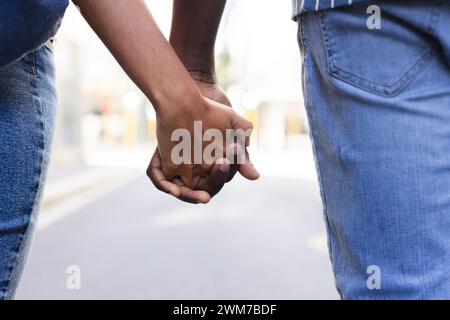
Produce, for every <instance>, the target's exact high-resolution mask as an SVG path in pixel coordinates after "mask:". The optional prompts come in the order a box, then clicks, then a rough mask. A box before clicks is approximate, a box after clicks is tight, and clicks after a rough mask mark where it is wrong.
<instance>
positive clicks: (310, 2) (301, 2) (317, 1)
mask: <svg viewBox="0 0 450 320" xmlns="http://www.w3.org/2000/svg"><path fill="white" fill-rule="evenodd" d="M362 1H365V0H292V2H293V4H294V12H293V17H294V19H295V18H296V17H297V16H298V15H299V14H301V13H303V12H305V11H318V10H323V9H330V8H334V7H340V6H346V5H350V4H354V3H358V2H362Z"/></svg>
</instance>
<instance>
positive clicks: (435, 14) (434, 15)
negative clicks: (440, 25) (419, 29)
mask: <svg viewBox="0 0 450 320" xmlns="http://www.w3.org/2000/svg"><path fill="white" fill-rule="evenodd" d="M443 2H444V1H443V0H438V1H437V2H435V4H434V5H433V10H432V12H431V17H430V22H429V25H428V28H427V31H428V32H429V33H430V34H432V35H433V36H435V37H436V36H437V32H436V24H437V22H438V20H439V18H440V16H441V10H440V9H441V7H442V5H443Z"/></svg>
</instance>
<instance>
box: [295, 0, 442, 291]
mask: <svg viewBox="0 0 450 320" xmlns="http://www.w3.org/2000/svg"><path fill="white" fill-rule="evenodd" d="M372 3H374V2H372ZM375 3H376V4H378V5H379V6H380V8H381V29H380V30H376V29H375V30H369V29H368V28H367V26H366V20H367V18H368V15H367V14H366V9H367V6H368V5H370V4H371V2H368V3H363V4H360V5H355V6H349V7H343V8H339V9H336V10H327V11H323V12H311V13H306V14H304V15H302V16H301V19H300V21H299V42H300V48H301V52H302V57H303V59H304V70H303V73H304V74H303V76H304V79H303V91H304V96H305V105H306V108H307V113H308V118H309V123H310V128H311V131H310V132H311V138H312V141H313V148H314V152H315V157H316V164H317V170H318V176H319V181H320V186H321V193H322V200H323V205H324V215H325V221H326V224H327V231H328V239H329V251H330V256H331V260H332V265H333V271H334V274H335V280H336V286H337V289H338V291H339V293H340V294H341V297H342V298H343V299H450V33H449V30H450V4H449V3H448V2H443V1H439V0H412V1H407V2H405V1H395V0H390V1H376V2H375Z"/></svg>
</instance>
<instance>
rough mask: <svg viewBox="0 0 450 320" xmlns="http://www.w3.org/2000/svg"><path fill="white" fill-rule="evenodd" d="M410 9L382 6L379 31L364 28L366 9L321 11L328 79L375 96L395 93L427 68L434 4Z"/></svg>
mask: <svg viewBox="0 0 450 320" xmlns="http://www.w3.org/2000/svg"><path fill="white" fill-rule="evenodd" d="M422 2H423V1H422ZM384 3H386V4H384ZM408 6H409V4H405V3H403V4H401V3H396V1H394V3H391V4H387V2H383V5H382V6H380V7H381V28H380V29H374V30H371V29H369V28H368V27H367V19H368V18H369V16H370V14H367V11H366V10H367V8H368V5H356V6H350V7H344V8H342V9H334V10H327V11H324V12H323V13H321V16H320V24H321V29H322V30H321V31H322V36H323V40H324V43H325V50H326V56H327V64H328V71H329V73H330V75H331V76H333V77H334V78H337V79H339V80H341V81H344V82H346V83H348V84H350V85H353V86H355V87H358V88H360V89H363V90H365V91H368V92H371V93H374V94H378V95H381V96H386V97H392V96H396V95H398V94H399V93H400V92H401V91H402V90H403V89H404V88H405V87H406V86H407V85H408V84H409V83H410V82H411V81H412V80H413V79H414V78H415V77H416V76H417V74H419V73H420V72H421V71H422V70H423V69H424V68H425V67H426V65H427V63H428V62H429V61H430V60H431V58H432V57H433V52H434V47H435V45H434V42H433V40H432V37H431V36H430V35H429V33H431V27H432V26H431V23H432V22H433V18H434V14H435V11H434V10H433V6H432V5H430V6H427V5H423V6H421V7H420V8H416V9H417V10H416V11H414V10H411V8H408ZM413 9H414V8H413ZM403 11H404V12H403Z"/></svg>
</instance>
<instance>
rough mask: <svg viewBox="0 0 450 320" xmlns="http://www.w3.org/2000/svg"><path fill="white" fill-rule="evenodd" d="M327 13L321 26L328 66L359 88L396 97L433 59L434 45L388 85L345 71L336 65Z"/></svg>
mask: <svg viewBox="0 0 450 320" xmlns="http://www.w3.org/2000/svg"><path fill="white" fill-rule="evenodd" d="M325 14H326V13H325V12H322V13H321V14H320V26H321V32H322V38H323V40H324V43H325V48H326V50H325V51H326V57H327V67H328V72H329V73H330V75H331V76H333V77H334V78H336V79H338V80H342V81H344V82H346V83H348V84H350V85H353V86H356V87H357V88H360V89H363V90H365V91H368V92H370V93H373V94H378V95H381V96H384V97H395V96H397V95H398V94H399V93H400V92H401V90H402V89H404V88H406V87H407V86H408V84H409V83H410V82H411V80H413V79H414V78H415V77H416V76H417V75H418V74H419V73H420V72H421V71H422V70H423V69H424V68H425V67H426V65H427V64H428V62H429V61H431V58H432V56H433V52H434V49H433V47H431V48H428V49H427V50H426V51H425V52H424V53H423V54H422V55H421V56H420V57H419V58H418V60H417V61H416V62H415V63H414V64H413V65H412V66H411V67H410V68H408V69H407V70H406V71H404V72H403V73H402V74H401V75H400V77H399V78H398V80H396V81H395V82H394V83H392V84H388V85H382V84H379V83H376V82H373V81H371V80H368V79H365V78H364V77H361V76H358V75H355V74H353V73H351V72H348V71H345V70H343V69H342V68H339V67H338V66H336V64H335V63H334V58H333V53H334V52H335V51H336V50H335V49H334V47H333V46H332V44H331V39H330V36H329V33H328V32H327V27H326V25H325Z"/></svg>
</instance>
